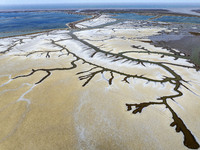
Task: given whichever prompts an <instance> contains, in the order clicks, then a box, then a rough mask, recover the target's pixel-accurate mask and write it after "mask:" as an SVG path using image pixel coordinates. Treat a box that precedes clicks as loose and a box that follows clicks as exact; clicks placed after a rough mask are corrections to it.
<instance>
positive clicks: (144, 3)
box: [0, 2, 200, 6]
mask: <svg viewBox="0 0 200 150" xmlns="http://www.w3.org/2000/svg"><path fill="white" fill-rule="evenodd" d="M50 4H78V5H80V4H114V5H115V4H143V5H148V4H183V5H184V4H200V2H149V3H146V2H123V3H122V2H115V3H113V2H85V3H84V2H82V3H78V2H76V3H70V2H69V3H23V4H17V3H13V4H0V6H1V5H50Z"/></svg>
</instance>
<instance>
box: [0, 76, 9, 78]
mask: <svg viewBox="0 0 200 150" xmlns="http://www.w3.org/2000/svg"><path fill="white" fill-rule="evenodd" d="M2 77H9V75H0V78H2Z"/></svg>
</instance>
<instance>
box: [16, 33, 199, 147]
mask: <svg viewBox="0 0 200 150" xmlns="http://www.w3.org/2000/svg"><path fill="white" fill-rule="evenodd" d="M75 31H76V30H75ZM73 32H74V30H71V31H70V32H69V35H70V36H71V37H72V39H74V40H77V41H79V42H81V43H83V44H84V45H86V46H87V47H88V48H87V49H84V51H86V50H94V52H93V53H92V55H90V58H93V57H95V55H96V54H97V53H101V54H103V55H104V56H105V57H106V59H111V58H112V60H111V61H110V62H115V61H122V63H124V62H135V63H136V64H141V65H143V66H144V67H146V66H145V64H151V65H156V66H159V67H161V68H162V69H164V70H165V71H167V72H168V73H170V74H171V75H172V77H167V76H163V78H162V79H153V78H148V77H145V76H144V75H137V74H128V73H124V72H120V71H118V70H116V69H112V68H107V67H103V66H100V65H98V64H95V63H92V62H90V61H87V60H85V59H84V58H81V56H78V55H77V54H76V53H75V52H73V51H70V50H68V49H67V48H66V47H64V46H62V45H60V44H58V43H57V42H59V41H54V40H51V44H53V45H55V46H57V47H59V48H61V50H58V51H46V52H45V51H43V52H44V53H46V57H47V58H48V57H50V53H52V52H59V51H66V52H67V55H72V56H73V57H74V58H75V60H73V61H72V62H71V65H72V66H71V67H68V68H51V69H32V71H31V72H30V73H29V74H27V75H20V76H16V77H14V78H13V79H17V78H21V77H29V76H32V75H33V74H35V73H36V72H45V73H46V75H45V76H43V77H42V78H41V79H40V80H39V81H38V82H36V83H35V84H39V83H42V82H43V81H44V80H45V79H47V78H48V77H49V76H50V75H51V74H52V72H53V71H67V70H72V69H75V68H76V67H77V64H76V62H77V61H82V63H83V64H85V63H86V64H89V65H90V66H91V68H90V69H89V70H86V71H82V72H78V73H77V75H79V79H80V80H84V83H83V85H82V86H83V87H84V86H86V85H88V84H89V82H90V81H92V79H94V77H95V76H97V75H98V74H103V73H104V72H109V73H110V78H109V79H108V84H109V85H112V83H113V80H114V76H115V74H118V75H121V76H122V78H123V79H122V81H123V82H125V83H127V84H129V83H130V82H129V79H141V80H145V81H147V82H155V83H161V84H163V83H170V84H171V85H173V86H174V88H173V90H174V91H175V92H176V94H174V95H167V96H162V97H159V98H157V101H156V102H144V103H140V104H126V106H127V110H128V111H131V110H132V111H133V113H134V114H136V113H142V110H143V109H145V108H147V107H149V106H152V105H164V106H165V107H166V108H167V109H168V110H169V111H170V113H171V114H172V119H173V122H172V123H171V124H170V126H176V131H177V132H182V133H183V136H184V142H183V143H184V145H185V146H186V147H188V148H192V149H197V148H199V144H198V143H197V141H196V139H195V138H194V136H193V134H192V133H191V132H190V130H189V129H188V128H187V126H186V125H185V124H184V122H183V121H182V120H181V118H180V117H178V115H177V114H176V113H175V111H174V110H173V109H172V108H171V107H170V106H169V105H168V103H167V101H168V100H173V101H175V98H177V97H181V96H182V95H183V93H182V92H181V91H180V87H185V88H186V89H187V90H189V88H187V87H186V86H185V85H184V84H183V83H187V81H185V80H184V79H182V77H181V76H180V75H179V74H177V73H176V72H175V71H174V70H173V69H171V68H170V67H168V66H167V65H173V66H179V67H184V68H193V69H194V67H190V66H185V65H179V64H173V63H166V62H154V61H148V60H141V59H136V58H131V57H128V56H125V55H123V54H125V53H128V52H123V53H122V52H121V53H119V54H115V53H112V52H111V51H103V50H101V49H100V48H98V47H96V46H94V45H92V44H90V43H88V42H87V41H85V40H82V39H79V38H78V37H77V36H76V35H75V34H73ZM137 48H139V49H142V50H144V51H143V53H150V54H151V53H152V52H151V51H149V50H147V49H145V48H144V47H137ZM34 53H41V51H35V52H32V53H29V54H27V55H28V56H29V55H32V54H34ZM138 53H140V52H139V51H138ZM152 54H153V53H152ZM159 54H160V53H159ZM162 55H167V56H169V55H170V54H162ZM170 56H171V55H170ZM163 57H164V56H163ZM173 57H174V56H173ZM175 58H176V57H175Z"/></svg>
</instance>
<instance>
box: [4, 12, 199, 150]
mask: <svg viewBox="0 0 200 150" xmlns="http://www.w3.org/2000/svg"><path fill="white" fill-rule="evenodd" d="M90 11H91V10H90ZM90 11H86V13H89V12H90ZM109 11H111V10H109ZM83 12H84V11H83ZM105 12H106V11H105ZM115 13H116V12H115ZM93 14H94V15H93V16H91V18H87V19H85V20H82V21H75V22H72V23H68V24H67V25H68V28H66V29H54V30H49V31H45V32H38V33H34V34H25V35H20V36H13V37H4V38H1V39H0V68H1V69H0V113H1V115H0V116H1V117H0V120H1V125H0V130H1V136H0V149H2V150H13V149H15V150H18V149H19V150H27V149H33V150H47V149H48V150H55V149H63V150H64V149H83V150H94V149H97V150H110V149H115V150H118V149H119V150H121V149H124V150H129V149H163V150H168V149H172V150H173V149H174V150H175V149H183V150H184V149H198V148H199V144H200V142H199V140H200V128H199V124H200V119H199V117H198V116H199V113H200V110H199V107H200V93H199V90H200V79H199V76H200V72H199V64H198V63H199V61H195V60H196V57H195V58H194V57H189V55H192V54H195V55H198V54H199V53H198V52H199V51H198V50H192V52H191V53H186V52H185V51H186V50H185V49H182V47H181V46H176V45H175V44H174V43H173V40H174V41H176V40H180V41H179V42H181V41H184V40H185V38H186V37H187V38H188V37H193V38H195V39H196V38H198V37H199V35H194V34H191V33H190V32H193V33H199V31H200V24H198V23H182V22H178V23H177V22H166V21H163V22H162V21H154V20H153V19H155V16H156V17H157V18H161V17H163V16H170V17H171V16H175V17H176V16H179V15H180V14H173V13H171V12H170V15H169V12H163V16H162V15H161V16H158V14H157V13H156V12H149V11H148V12H145V13H144V12H143V13H140V12H139V13H137V14H138V15H147V16H151V15H152V14H154V16H153V19H152V17H148V18H146V19H144V20H140V19H138V20H137V19H128V20H124V19H118V18H115V17H113V15H115V14H110V12H109V13H102V12H101V11H100V12H99V11H98V12H96V11H94V13H93ZM159 15H160V14H159ZM181 16H182V17H183V16H185V14H181ZM187 17H197V16H190V15H188V16H187ZM192 21H193V20H192ZM191 27H193V28H191ZM169 39H170V40H169ZM183 39H184V40H183ZM169 41H170V42H169ZM176 42H177V41H176ZM197 43H198V42H197V41H194V44H197ZM180 49H181V50H180Z"/></svg>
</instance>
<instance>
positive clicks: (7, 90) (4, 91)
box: [0, 83, 31, 95]
mask: <svg viewBox="0 0 200 150" xmlns="http://www.w3.org/2000/svg"><path fill="white" fill-rule="evenodd" d="M24 85H28V86H31V84H29V83H23V84H22V85H21V86H20V87H18V88H16V89H6V90H3V91H1V92H0V95H1V94H3V93H6V92H9V91H16V90H18V89H20V88H22V87H23V86H24Z"/></svg>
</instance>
